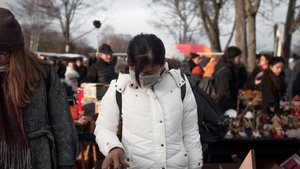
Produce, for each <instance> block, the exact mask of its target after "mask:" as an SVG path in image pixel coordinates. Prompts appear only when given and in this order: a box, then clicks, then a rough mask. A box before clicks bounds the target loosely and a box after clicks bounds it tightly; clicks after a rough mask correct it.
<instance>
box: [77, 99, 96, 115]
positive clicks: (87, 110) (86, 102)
mask: <svg viewBox="0 0 300 169" xmlns="http://www.w3.org/2000/svg"><path fill="white" fill-rule="evenodd" d="M97 101H98V99H96V98H85V97H84V98H82V99H81V104H82V109H83V110H84V114H85V115H93V114H95V112H96V103H97Z"/></svg>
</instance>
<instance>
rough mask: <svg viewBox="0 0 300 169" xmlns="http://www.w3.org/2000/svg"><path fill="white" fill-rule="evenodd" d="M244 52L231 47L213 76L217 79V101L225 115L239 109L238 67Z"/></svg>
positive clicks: (220, 60)
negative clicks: (231, 110)
mask: <svg viewBox="0 0 300 169" xmlns="http://www.w3.org/2000/svg"><path fill="white" fill-rule="evenodd" d="M241 54H242V51H241V50H240V49H239V48H237V47H235V46H231V47H228V49H227V50H226V51H225V53H224V55H223V56H222V57H221V58H220V59H219V61H218V63H217V65H216V66H215V70H214V73H213V76H214V77H215V87H216V89H217V94H216V96H215V98H214V99H215V101H216V103H217V104H218V106H219V107H220V109H221V111H222V112H223V113H224V112H225V111H226V110H228V109H236V108H237V95H238V77H237V74H236V69H237V66H238V65H240V59H241Z"/></svg>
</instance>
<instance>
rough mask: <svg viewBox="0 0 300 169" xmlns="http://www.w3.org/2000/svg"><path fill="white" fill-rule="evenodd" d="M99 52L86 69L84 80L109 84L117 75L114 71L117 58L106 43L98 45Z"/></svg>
mask: <svg viewBox="0 0 300 169" xmlns="http://www.w3.org/2000/svg"><path fill="white" fill-rule="evenodd" d="M99 53H100V54H99V59H98V60H97V61H96V63H94V64H93V65H92V66H91V67H90V68H89V70H88V75H87V79H86V82H87V83H102V84H105V85H106V84H110V82H111V80H113V79H116V78H117V77H118V75H117V73H116V72H115V66H116V63H117V58H116V57H114V56H112V53H113V51H112V50H111V48H110V46H109V45H107V44H103V45H101V46H100V48H99Z"/></svg>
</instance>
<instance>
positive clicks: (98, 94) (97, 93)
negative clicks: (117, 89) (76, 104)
mask: <svg viewBox="0 0 300 169" xmlns="http://www.w3.org/2000/svg"><path fill="white" fill-rule="evenodd" d="M107 89H108V85H103V84H101V83H87V84H86V85H85V86H84V89H83V92H84V93H83V95H84V98H97V99H102V97H103V96H104V94H105V93H106V91H107Z"/></svg>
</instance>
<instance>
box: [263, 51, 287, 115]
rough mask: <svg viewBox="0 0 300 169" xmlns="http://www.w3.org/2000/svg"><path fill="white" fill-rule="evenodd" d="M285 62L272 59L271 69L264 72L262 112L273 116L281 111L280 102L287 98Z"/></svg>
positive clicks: (270, 61) (270, 62) (275, 58)
mask: <svg viewBox="0 0 300 169" xmlns="http://www.w3.org/2000/svg"><path fill="white" fill-rule="evenodd" d="M283 68H284V60H283V58H282V57H272V58H271V59H270V60H269V68H268V69H267V70H265V71H264V74H263V77H262V80H261V92H262V112H263V113H265V114H273V113H276V112H278V111H279V108H280V105H279V103H280V100H281V99H282V98H283V97H284V96H285V92H286V89H287V84H286V82H285V79H284V78H285V77H284V72H283Z"/></svg>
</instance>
